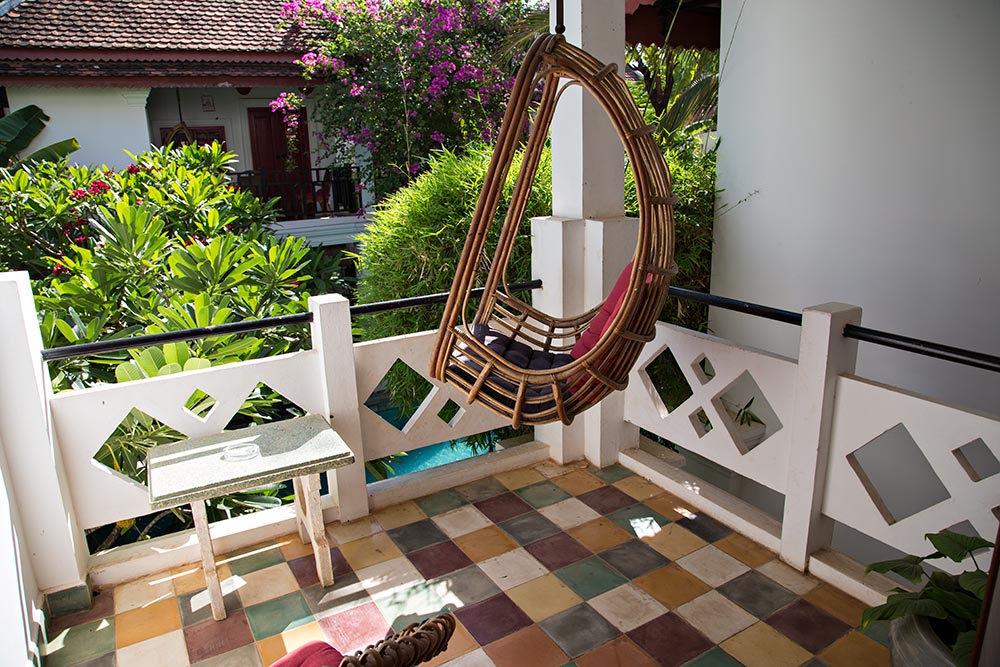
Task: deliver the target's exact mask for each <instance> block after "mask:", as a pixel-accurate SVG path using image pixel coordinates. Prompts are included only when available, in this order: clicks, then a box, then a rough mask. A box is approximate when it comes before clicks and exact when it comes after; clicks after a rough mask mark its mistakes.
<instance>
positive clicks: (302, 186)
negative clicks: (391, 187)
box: [232, 165, 361, 220]
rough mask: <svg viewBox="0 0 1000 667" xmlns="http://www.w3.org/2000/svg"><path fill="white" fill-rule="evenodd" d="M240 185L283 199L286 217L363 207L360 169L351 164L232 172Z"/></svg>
mask: <svg viewBox="0 0 1000 667" xmlns="http://www.w3.org/2000/svg"><path fill="white" fill-rule="evenodd" d="M232 177H233V182H234V183H235V184H236V186H237V187H239V188H242V189H244V190H249V191H250V192H252V193H253V194H254V195H256V196H257V197H258V198H260V199H263V200H268V199H272V198H274V197H277V198H278V199H279V200H280V206H281V213H280V215H279V216H278V217H279V219H283V220H294V219H299V218H303V217H317V216H328V215H345V214H351V213H354V212H356V211H357V210H358V209H359V208H360V207H361V204H360V200H359V196H358V195H359V193H358V190H357V188H356V187H355V185H356V184H357V182H358V180H357V174H356V170H355V169H354V167H353V166H351V165H342V166H337V167H320V168H313V169H291V170H285V169H251V170H248V171H238V172H236V173H234V174H233V175H232Z"/></svg>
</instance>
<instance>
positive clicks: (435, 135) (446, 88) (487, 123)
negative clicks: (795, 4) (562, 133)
mask: <svg viewBox="0 0 1000 667" xmlns="http://www.w3.org/2000/svg"><path fill="white" fill-rule="evenodd" d="M528 4H533V3H526V2H524V1H522V0H513V1H509V0H287V1H286V2H285V3H284V5H283V8H282V15H283V16H284V17H285V18H286V19H287V20H288V21H294V22H298V23H300V24H302V25H303V26H309V27H311V28H313V29H316V30H318V31H320V32H322V33H323V34H324V35H325V37H324V38H323V39H321V40H317V41H316V42H315V43H314V45H313V47H312V49H311V50H310V51H309V52H308V53H306V54H304V55H303V56H302V58H301V59H300V61H299V62H300V64H301V65H302V68H303V71H304V73H305V76H306V77H307V78H310V79H314V80H316V81H317V82H319V83H321V84H323V85H320V86H319V87H318V88H317V91H316V93H314V94H315V95H316V119H317V120H318V121H319V123H320V124H321V126H322V127H324V128H325V136H323V137H322V138H321V143H322V144H323V145H324V146H325V147H326V148H327V149H328V150H329V151H331V152H335V151H337V150H338V149H339V150H341V151H344V150H346V151H347V152H348V153H350V157H353V154H354V152H355V148H356V147H360V149H361V150H360V151H358V152H359V154H361V155H363V156H364V157H362V159H361V173H362V176H363V178H364V179H365V181H366V183H367V185H368V188H369V189H370V190H372V191H373V192H375V193H376V194H383V193H387V192H391V191H393V190H395V189H396V188H397V187H399V186H400V185H401V184H403V183H405V182H406V181H407V180H408V179H409V178H410V177H411V176H413V175H414V174H417V173H419V172H420V171H421V170H422V169H424V168H425V167H426V165H427V162H428V159H429V156H430V153H431V151H432V150H433V149H435V148H441V147H447V148H450V149H452V150H460V149H461V147H463V146H465V145H466V144H467V143H468V142H469V141H470V140H473V139H480V140H487V141H488V140H489V139H490V138H491V137H493V135H494V134H495V132H496V130H497V128H498V127H499V123H500V120H501V118H502V116H503V109H504V105H505V104H506V101H507V96H508V93H509V91H510V88H511V85H512V84H513V74H514V72H515V71H516V66H517V63H516V62H497V61H496V53H497V52H498V51H499V50H500V46H501V43H502V42H503V40H504V38H505V37H507V36H508V35H509V34H511V33H512V32H513V31H514V30H515V28H516V27H517V25H518V23H519V21H520V20H521V18H522V17H523V16H524V15H525V12H526V5H528ZM275 102H276V104H278V105H279V107H280V108H281V110H282V111H283V112H285V115H286V117H288V113H287V111H286V109H287V107H289V106H290V105H291V106H294V105H295V103H296V102H300V100H296V99H295V98H293V97H289V96H288V95H285V96H284V97H281V98H279V99H278V100H276V101H275Z"/></svg>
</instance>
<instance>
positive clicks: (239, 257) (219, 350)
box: [0, 144, 344, 547]
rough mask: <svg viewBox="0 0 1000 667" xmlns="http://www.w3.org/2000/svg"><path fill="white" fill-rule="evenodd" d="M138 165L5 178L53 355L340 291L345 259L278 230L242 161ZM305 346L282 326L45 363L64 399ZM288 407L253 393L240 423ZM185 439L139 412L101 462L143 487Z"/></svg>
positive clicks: (4, 243)
mask: <svg viewBox="0 0 1000 667" xmlns="http://www.w3.org/2000/svg"><path fill="white" fill-rule="evenodd" d="M132 157H133V159H134V163H133V164H132V165H130V166H129V167H128V168H126V169H123V170H121V171H118V172H114V171H112V170H108V169H95V168H93V167H87V166H80V167H77V166H70V165H68V164H67V162H66V161H65V160H64V161H60V162H39V163H37V164H34V165H30V166H27V167H24V168H23V169H21V170H19V171H16V172H11V171H5V170H0V262H2V263H4V264H6V265H7V267H9V268H10V269H15V270H26V271H28V272H29V274H30V275H31V276H32V277H33V279H34V281H33V283H34V284H33V287H34V291H35V294H36V305H37V308H38V311H39V317H40V326H41V331H42V339H43V343H44V345H45V347H46V348H52V347H59V346H63V345H69V344H75V343H85V342H94V341H99V340H108V339H115V338H122V337H127V336H133V335H137V334H142V333H160V332H164V331H175V330H180V329H190V328H195V327H204V326H209V325H218V324H224V323H230V322H238V321H242V320H248V319H259V318H264V317H273V316H278V315H286V314H292V313H300V312H304V311H305V310H306V309H307V299H308V296H309V294H310V293H316V290H315V288H316V287H317V286H318V287H320V288H321V289H320V290H319V291H327V290H326V289H322V288H325V287H327V286H330V285H333V286H335V287H341V288H343V287H344V285H343V283H342V282H338V281H337V279H336V278H331V276H336V272H337V266H336V259H334V258H330V257H327V256H326V255H325V254H324V253H323V252H322V250H321V249H317V248H310V247H309V246H308V245H307V244H306V242H305V240H304V239H299V238H294V237H288V238H285V239H278V238H277V237H275V236H274V234H272V233H271V232H270V231H269V230H268V228H267V223H269V222H271V221H273V219H274V208H275V201H271V202H261V201H260V200H258V199H257V198H256V197H255V196H254V195H253V194H251V193H250V192H244V191H241V190H238V189H236V188H235V187H234V186H233V185H232V184H231V182H230V180H229V177H228V174H229V169H230V164H231V163H232V162H233V160H234V158H235V155H233V154H232V153H227V152H225V151H223V150H222V148H221V147H220V146H219V145H218V144H213V145H212V146H210V147H197V146H186V147H184V148H178V149H170V148H163V149H154V150H151V151H148V152H145V153H141V154H139V155H134V156H132ZM314 275H316V276H321V277H322V279H315V280H314V279H313V278H312V276H314ZM308 340H309V339H308V330H307V329H306V327H305V326H299V327H285V328H282V329H267V330H264V331H260V332H255V333H253V334H241V335H228V336H215V337H210V338H204V339H201V340H197V341H191V342H188V343H173V344H168V345H161V346H155V347H147V348H145V349H141V350H136V349H133V350H130V351H128V352H118V353H107V354H102V355H93V356H86V357H79V358H74V359H67V360H62V361H56V362H52V363H50V366H49V367H50V372H51V374H52V382H53V386H54V389H55V390H56V391H60V390H64V389H69V388H83V387H87V386H91V385H94V384H96V383H114V382H128V381H132V380H136V379H140V378H143V377H154V376H158V375H166V374H170V373H177V372H182V371H184V370H191V369H200V368H207V367H210V366H218V365H221V364H225V363H231V362H235V361H242V360H246V359H252V358H257V357H267V356H272V355H275V354H280V353H283V352H290V351H294V350H297V349H301V348H303V347H304V346H306V345H308ZM209 400H211V403H214V399H208V398H207V397H204V396H194V397H192V399H191V401H189V404H188V405H187V406H186V407H188V409H190V410H192V411H194V412H196V413H198V412H199V411H204V410H207V408H208V407H210V405H211V403H209V402H208V401H209ZM290 411H292V412H294V410H293V406H291V405H290V404H289V403H287V402H286V401H284V400H283V399H282V398H281V397H280V396H279V395H277V394H274V393H273V392H270V393H261V392H260V391H255V393H254V394H252V395H251V396H250V397H248V398H247V400H246V401H245V403H244V404H243V406H242V407H241V409H240V414H239V415H238V416H237V417H236V418H235V419H234V423H233V426H242V425H246V424H248V423H250V422H264V421H271V420H275V419H280V418H283V417H286V416H288V414H289V412H290ZM180 437H181V435H180V434H179V433H177V432H176V431H173V430H172V429H170V428H168V427H166V426H165V425H163V424H161V423H159V422H158V421H156V420H154V419H151V418H150V417H149V416H148V415H145V414H143V413H141V412H139V411H136V410H133V411H132V412H131V413H130V414H129V415H128V417H126V419H125V420H124V421H123V423H122V424H121V425H120V426H119V427H118V428H117V430H116V431H115V432H114V433H113V434H112V436H111V437H110V438H109V440H108V441H107V442H106V443H105V445H104V446H102V448H101V449H100V451H99V452H98V453H97V455H96V457H95V458H96V459H97V460H98V461H99V462H100V463H103V464H105V465H108V466H109V467H111V468H113V469H115V470H117V471H119V472H122V473H123V474H126V475H128V476H130V477H132V478H133V479H136V480H138V481H142V480H143V479H144V475H145V471H144V469H143V461H144V459H145V454H146V452H147V451H148V449H149V447H152V446H155V445H156V444H162V443H164V442H170V441H173V440H177V439H179V438H180ZM276 493H277V491H276V489H271V490H269V491H264V492H254V493H251V494H241V495H240V496H232V497H227V498H224V499H221V500H219V501H217V502H215V503H214V504H213V506H212V507H211V508H210V511H211V512H212V514H213V515H214V516H219V515H220V514H223V513H232V512H237V513H238V512H240V511H245V510H246V509H248V508H260V507H269V506H272V505H274V504H280V500H279V499H278V498H276V497H275V495H276ZM130 525H131V524H129V522H124V524H123V525H122V526H119V528H118V529H117V532H116V531H113V532H112V537H113V538H117V537H118V532H120V531H121V529H122V528H123V526H130ZM102 546H105V547H106V546H110V543H109V544H102Z"/></svg>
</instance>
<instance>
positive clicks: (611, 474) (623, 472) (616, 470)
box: [588, 463, 635, 484]
mask: <svg viewBox="0 0 1000 667" xmlns="http://www.w3.org/2000/svg"><path fill="white" fill-rule="evenodd" d="M588 470H589V471H590V472H592V473H594V474H595V475H597V476H598V477H600V478H601V479H603V480H604V481H605V482H607V483H608V484H614V483H615V482H617V481H618V480H620V479H625V478H626V477H631V476H632V475H634V474H635V473H634V472H632V471H631V470H629V469H628V468H624V467H622V466H620V465H618V464H617V463H616V464H615V465H613V466H608V467H607V468H601V469H600V470H598V469H597V468H588Z"/></svg>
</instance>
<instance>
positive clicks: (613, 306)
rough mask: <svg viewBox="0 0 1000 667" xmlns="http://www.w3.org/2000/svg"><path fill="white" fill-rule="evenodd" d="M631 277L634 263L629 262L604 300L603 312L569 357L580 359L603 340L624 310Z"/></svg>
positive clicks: (591, 323)
mask: <svg viewBox="0 0 1000 667" xmlns="http://www.w3.org/2000/svg"><path fill="white" fill-rule="evenodd" d="M631 277H632V262H629V263H628V264H627V265H626V266H625V268H624V269H622V272H621V273H620V274H618V280H616V281H615V286H614V287H612V288H611V293H610V294H608V298H607V299H605V300H604V306H602V307H601V311H600V312H599V313H597V315H595V316H594V319H593V320H592V321H591V322H590V326H589V327H587V330H586V331H584V332H583V333H582V334H581V335H580V340H578V341H576V344H575V345H574V346H573V349H572V350H570V352H569V355H570V356H571V357H573V358H574V359H579V358H580V357H582V356H583V355H585V354H586V353H588V352H590V351H591V350H592V349H593V348H594V346H595V345H597V341H599V340H600V339H601V336H603V335H604V332H606V331H607V330H608V327H609V326H611V322H612V321H613V320H614V319H615V315H617V314H618V311H619V310H621V309H622V303H624V302H625V290H627V289H628V281H629V278H631Z"/></svg>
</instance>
